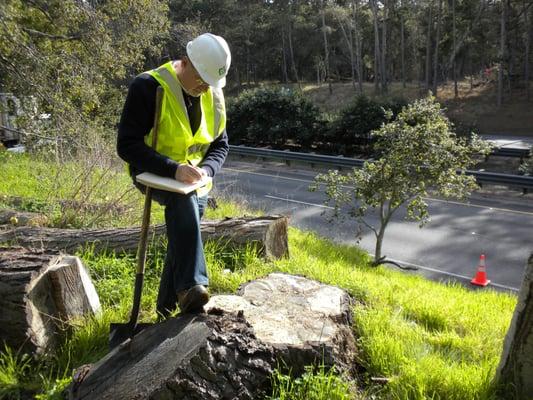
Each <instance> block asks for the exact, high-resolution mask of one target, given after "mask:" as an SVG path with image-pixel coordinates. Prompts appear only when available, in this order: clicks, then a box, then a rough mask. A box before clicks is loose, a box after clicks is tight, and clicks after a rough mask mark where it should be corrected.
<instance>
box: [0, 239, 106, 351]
mask: <svg viewBox="0 0 533 400" xmlns="http://www.w3.org/2000/svg"><path fill="white" fill-rule="evenodd" d="M99 309H100V302H99V299H98V295H97V294H96V290H95V289H94V286H93V284H92V282H91V280H90V278H89V276H88V274H87V272H86V270H85V268H84V267H83V265H82V263H81V261H80V259H79V258H77V257H72V256H64V255H61V254H59V253H57V252H54V251H42V250H41V251H37V250H28V249H24V248H13V247H12V248H0V340H1V341H4V342H6V343H7V344H8V345H9V346H11V347H13V348H15V349H19V348H23V349H24V350H25V351H27V352H35V353H39V352H42V351H43V350H45V349H46V348H48V347H49V346H51V345H54V344H55V338H56V334H57V333H58V327H59V325H61V324H62V323H64V322H66V321H68V320H69V319H71V318H74V317H79V316H82V315H84V314H86V313H96V312H97V311H98V310H99Z"/></svg>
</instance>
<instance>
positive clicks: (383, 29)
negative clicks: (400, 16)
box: [381, 0, 389, 93]
mask: <svg viewBox="0 0 533 400" xmlns="http://www.w3.org/2000/svg"><path fill="white" fill-rule="evenodd" d="M388 17H389V4H388V1H387V0H383V24H382V26H381V32H382V34H381V93H387V92H388V84H387V79H388V74H387V18H388Z"/></svg>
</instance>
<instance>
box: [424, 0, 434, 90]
mask: <svg viewBox="0 0 533 400" xmlns="http://www.w3.org/2000/svg"><path fill="white" fill-rule="evenodd" d="M431 25H433V3H430V4H429V15H428V27H427V36H426V87H425V89H426V91H428V90H429V69H430V65H431V63H430V59H431Z"/></svg>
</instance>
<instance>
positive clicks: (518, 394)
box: [496, 255, 533, 400]
mask: <svg viewBox="0 0 533 400" xmlns="http://www.w3.org/2000/svg"><path fill="white" fill-rule="evenodd" d="M532 376H533V255H531V256H530V257H529V261H528V265H527V266H526V271H525V276H524V280H523V281H522V286H521V288H520V292H519V293H518V303H517V305H516V308H515V311H514V315H513V319H512V321H511V326H510V327H509V331H508V332H507V335H506V337H505V342H504V346H503V353H502V357H501V359H500V365H499V366H498V370H497V373H496V381H497V383H498V384H499V386H500V388H501V391H502V394H503V395H505V398H508V397H509V398H513V399H516V400H526V399H531V393H533V380H532V379H531V377H532ZM502 398H503V397H502Z"/></svg>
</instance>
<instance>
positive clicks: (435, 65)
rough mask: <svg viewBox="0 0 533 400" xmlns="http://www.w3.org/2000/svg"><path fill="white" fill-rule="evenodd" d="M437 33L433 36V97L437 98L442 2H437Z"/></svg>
mask: <svg viewBox="0 0 533 400" xmlns="http://www.w3.org/2000/svg"><path fill="white" fill-rule="evenodd" d="M437 13H438V14H437V32H436V34H435V53H434V54H433V95H434V96H437V83H438V82H437V80H438V79H437V75H438V69H439V42H440V25H441V16H442V0H439V8H438V11H437Z"/></svg>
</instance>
